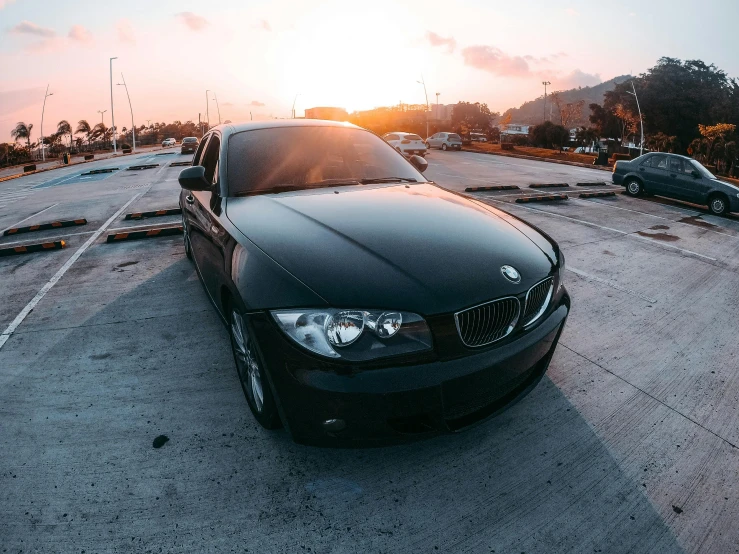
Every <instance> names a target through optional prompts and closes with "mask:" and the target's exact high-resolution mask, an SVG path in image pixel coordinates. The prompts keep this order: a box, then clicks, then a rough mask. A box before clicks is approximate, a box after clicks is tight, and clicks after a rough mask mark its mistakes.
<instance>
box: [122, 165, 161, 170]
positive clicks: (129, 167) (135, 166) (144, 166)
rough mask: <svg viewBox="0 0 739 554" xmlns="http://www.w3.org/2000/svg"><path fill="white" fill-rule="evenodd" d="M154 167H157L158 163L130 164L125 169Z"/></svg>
mask: <svg viewBox="0 0 739 554" xmlns="http://www.w3.org/2000/svg"><path fill="white" fill-rule="evenodd" d="M155 167H159V164H143V165H131V166H128V167H127V168H126V169H127V170H128V171H137V170H139V169H153V168H155Z"/></svg>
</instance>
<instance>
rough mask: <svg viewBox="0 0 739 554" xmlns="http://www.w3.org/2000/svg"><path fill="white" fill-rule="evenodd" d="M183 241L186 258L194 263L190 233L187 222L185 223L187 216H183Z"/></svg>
mask: <svg viewBox="0 0 739 554" xmlns="http://www.w3.org/2000/svg"><path fill="white" fill-rule="evenodd" d="M182 240H183V241H184V243H185V256H187V259H188V260H190V261H192V245H191V244H190V233H189V232H188V230H187V221H185V214H184V212H183V214H182Z"/></svg>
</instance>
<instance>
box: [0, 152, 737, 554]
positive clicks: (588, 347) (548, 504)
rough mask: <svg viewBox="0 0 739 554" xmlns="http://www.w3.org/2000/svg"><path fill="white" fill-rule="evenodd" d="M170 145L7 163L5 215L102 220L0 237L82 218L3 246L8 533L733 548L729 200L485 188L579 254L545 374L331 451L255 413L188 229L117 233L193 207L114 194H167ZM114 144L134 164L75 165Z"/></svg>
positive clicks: (164, 198) (255, 543) (454, 160)
mask: <svg viewBox="0 0 739 554" xmlns="http://www.w3.org/2000/svg"><path fill="white" fill-rule="evenodd" d="M172 152H175V151H172ZM180 160H186V158H185V157H181V156H179V155H178V154H177V153H174V154H168V155H164V156H159V157H148V156H147V157H141V158H139V159H137V160H135V161H136V162H137V163H157V164H158V165H157V167H155V168H152V169H146V170H140V171H136V170H127V169H125V168H124V167H125V166H124V164H122V163H120V164H119V163H118V162H116V165H112V164H111V162H110V161H101V162H94V164H88V165H86V166H83V167H82V168H67V169H64V170H60V171H59V172H48V173H42V174H37V175H32V176H28V177H23V178H20V179H17V180H14V181H9V182H6V183H0V206H1V207H0V229H5V228H8V227H16V226H18V225H32V224H34V223H42V222H47V221H54V220H61V219H73V218H80V217H84V218H86V219H87V220H88V223H87V224H86V225H84V226H79V227H70V228H68V229H67V228H65V229H51V230H48V231H41V232H38V233H35V234H31V233H29V234H28V235H25V236H20V235H17V236H13V237H3V238H1V239H0V248H3V247H5V246H7V245H10V244H18V243H27V242H29V241H32V240H35V239H36V238H39V239H43V240H45V241H46V240H51V239H54V238H57V239H58V238H61V237H64V238H65V240H67V242H68V247H67V248H65V249H63V250H54V251H49V252H41V253H37V254H24V255H18V256H10V257H5V258H0V282H2V285H3V286H2V287H1V288H0V331H3V330H5V331H4V333H5V335H4V336H5V342H4V344H3V345H2V346H0V429H2V433H0V452H1V453H2V454H0V544H2V546H3V548H4V549H5V550H6V551H7V552H21V551H22V552H50V551H51V552H81V551H86V552H142V551H151V552H158V551H162V552H206V551H207V552H216V551H240V552H247V551H248V552H254V551H257V550H258V551H262V552H313V553H329V552H347V551H348V552H370V551H371V552H437V551H438V552H470V553H480V552H505V553H508V552H526V553H527V554H530V553H533V552H546V553H551V552H608V553H612V552H624V553H625V552H722V553H723V552H727V553H728V552H738V551H739V550H738V548H739V546H738V545H739V531H737V526H736V521H737V519H739V450H738V449H737V445H739V401H738V400H739V372H737V369H739V367H738V364H737V361H736V356H735V350H736V319H735V313H736V310H735V309H734V308H733V307H734V306H736V305H737V302H738V301H739V279H737V278H736V276H737V269H739V262H737V260H739V219H738V218H735V217H730V218H716V217H713V216H711V215H709V214H707V212H706V211H705V210H702V209H700V208H696V207H691V206H686V205H680V204H676V203H671V202H668V201H659V200H654V199H648V200H642V199H632V198H629V197H626V196H623V195H618V196H615V197H611V198H595V199H579V198H575V197H576V196H577V193H578V192H580V191H581V189H577V188H576V187H569V189H563V190H568V194H569V195H570V196H571V198H570V200H567V201H565V202H559V203H556V202H552V203H542V204H526V205H521V204H515V203H514V200H515V198H516V197H518V196H520V195H522V194H523V192H521V191H501V192H495V193H481V194H475V195H474V198H476V199H477V200H479V201H480V202H483V203H487V204H489V205H491V206H495V207H499V208H502V209H504V210H506V211H509V212H511V213H513V214H514V215H517V216H520V217H522V218H524V219H527V220H529V221H531V222H532V223H534V224H536V225H537V226H539V227H540V228H542V229H543V230H544V231H546V232H547V233H549V234H551V235H552V236H553V237H554V238H556V239H557V240H558V241H559V242H560V244H561V245H562V247H563V249H564V251H565V253H566V257H567V267H568V271H567V275H566V286H567V287H568V289H569V291H570V293H571V295H572V298H573V310H572V314H571V317H570V319H569V322H568V326H567V327H566V329H565V331H564V333H563V336H562V339H561V343H560V347H559V349H558V350H557V352H556V354H555V356H554V359H553V361H552V364H551V367H550V369H549V371H548V373H547V375H546V376H545V378H544V380H543V381H542V382H541V383H540V384H539V385H538V386H537V387H536V389H534V391H533V392H532V393H531V394H530V395H529V396H527V397H526V398H525V399H524V400H523V401H521V402H520V403H518V404H517V405H515V406H513V407H512V408H511V409H510V410H508V411H506V412H504V413H503V414H502V415H500V416H498V417H497V418H494V419H492V420H489V421H486V422H484V423H483V424H481V425H478V426H476V427H474V428H472V429H469V430H467V431H465V432H463V433H459V434H455V435H451V436H443V437H439V438H435V439H432V440H427V441H424V442H419V443H413V444H408V445H404V446H398V447H392V448H380V449H365V450H333V449H319V448H311V447H305V446H300V445H296V444H294V443H293V442H292V441H291V440H290V439H289V437H288V436H287V435H286V433H285V432H284V431H277V432H266V431H264V430H262V429H261V428H259V427H258V426H257V424H256V423H255V422H254V420H253V418H252V416H251V414H250V413H249V411H248V408H247V406H246V403H245V400H244V397H243V394H242V392H241V390H240V387H239V383H238V378H237V376H236V371H235V368H234V364H233V360H232V358H231V353H230V351H229V343H228V334H227V332H226V329H225V328H224V326H223V325H222V323H221V322H220V321H219V319H218V317H217V315H216V313H215V311H214V310H213V308H212V307H211V305H210V303H209V301H208V299H207V298H206V294H205V293H204V291H203V289H202V287H201V286H200V284H199V282H198V280H197V276H196V274H195V271H194V269H193V266H192V265H191V263H190V262H189V261H188V260H187V259H186V258H185V256H184V251H183V247H182V240H181V237H178V236H174V237H161V238H151V239H147V240H142V241H123V242H120V243H113V244H107V243H105V236H106V235H107V234H109V233H111V232H113V230H116V229H121V228H132V227H134V228H149V227H151V226H152V225H159V224H164V225H168V226H171V225H173V224H175V223H177V221H178V217H179V216H166V217H164V218H152V219H148V220H142V221H138V222H137V221H125V220H124V219H123V215H124V214H125V213H128V212H133V211H146V210H156V209H162V208H172V207H175V206H176V203H177V194H178V185H177V182H176V177H177V174H178V172H179V168H177V167H171V166H170V165H169V164H170V163H171V162H176V161H180ZM133 162H134V160H133V159H131V163H129V162H128V161H126V164H128V165H131V164H132V163H133ZM429 162H430V168H429V170H428V172H427V175H428V176H429V177H430V178H432V179H434V180H436V181H437V182H438V183H440V184H441V185H444V186H447V187H450V188H454V189H456V190H460V189H463V188H464V187H465V186H470V185H472V184H473V186H479V185H480V184H481V183H483V182H489V183H504V184H517V185H519V186H522V187H524V186H526V185H527V184H529V183H532V182H540V181H545V180H546V181H553V182H560V181H561V182H569V183H572V184H574V183H575V182H579V181H580V180H590V179H591V178H596V176H597V180H603V178H604V176H606V177H608V173H605V172H600V171H596V170H589V169H586V168H572V167H568V166H559V165H555V164H548V163H543V162H530V161H527V160H517V159H509V158H497V157H494V156H488V155H483V154H472V153H466V152H461V153H453V152H445V153H442V152H436V151H435V152H433V153H432V154H431V155H430V156H429ZM105 167H118V170H116V171H113V172H111V173H104V174H94V175H81V173H82V172H83V171H84V172H88V171H90V170H91V169H102V168H105ZM86 177H89V178H86ZM603 188H604V189H609V187H603ZM555 190H556V189H555ZM582 190H584V189H582ZM31 235H33V236H31ZM70 262H71V263H70ZM65 268H66V269H65ZM62 270H64V272H63V274H62V275H60V272H62ZM50 283H53V286H52V287H51V288H48V287H49V284H50ZM44 291H46V292H45V293H44ZM42 293H44V294H42ZM39 295H41V298H39ZM34 302H35V303H34ZM31 304H32V309H30V310H29V308H28V307H29V306H30V305H31ZM24 313H25V317H24V318H22V320H21V322H20V323H18V324H17V325H16V326H15V327H14V328H13V330H12V332H10V333H8V331H7V329H8V328H11V327H13V324H14V322H17V320H18V318H19V317H20V316H22V315H23V314H24ZM162 435H164V436H166V437H167V438H168V441H167V442H166V443H165V444H164V445H163V446H161V447H160V448H154V447H153V443H154V440H155V439H156V438H157V437H160V436H162ZM160 440H161V439H160Z"/></svg>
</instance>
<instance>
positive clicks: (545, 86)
mask: <svg viewBox="0 0 739 554" xmlns="http://www.w3.org/2000/svg"><path fill="white" fill-rule="evenodd" d="M541 84H542V85H544V121H546V120H547V85H551V84H552V83H550V82H549V81H542V82H541Z"/></svg>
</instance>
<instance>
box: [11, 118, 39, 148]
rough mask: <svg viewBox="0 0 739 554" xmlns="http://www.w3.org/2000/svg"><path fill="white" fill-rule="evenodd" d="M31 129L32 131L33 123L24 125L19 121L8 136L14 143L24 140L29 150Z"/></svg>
mask: <svg viewBox="0 0 739 554" xmlns="http://www.w3.org/2000/svg"><path fill="white" fill-rule="evenodd" d="M31 129H33V123H29V124H28V125H26V124H25V123H23V122H22V121H19V122H18V123H17V124H16V126H15V129H13V130H12V131H10V136H11V138H12V139H13V140H14V141H15V142H18V141H19V140H23V139H25V140H26V144H27V145H28V148H31Z"/></svg>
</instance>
